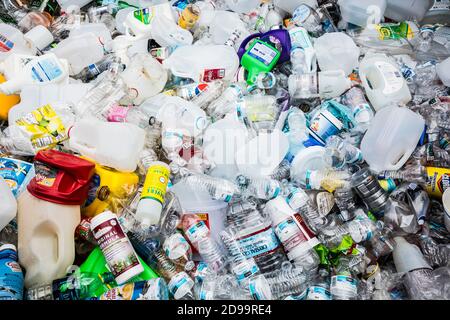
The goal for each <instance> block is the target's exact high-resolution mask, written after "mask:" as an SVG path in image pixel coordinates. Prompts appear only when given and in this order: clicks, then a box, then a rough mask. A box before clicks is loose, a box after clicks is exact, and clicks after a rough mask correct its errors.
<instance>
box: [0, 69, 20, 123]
mask: <svg viewBox="0 0 450 320" xmlns="http://www.w3.org/2000/svg"><path fill="white" fill-rule="evenodd" d="M5 81H6V79H5V77H4V76H3V75H1V74H0V83H4V82H5ZM19 102H20V96H18V95H16V94H11V95H6V94H3V93H0V120H8V113H9V111H10V110H11V108H12V107H14V106H15V105H17V104H18V103H19ZM10 123H12V122H10Z"/></svg>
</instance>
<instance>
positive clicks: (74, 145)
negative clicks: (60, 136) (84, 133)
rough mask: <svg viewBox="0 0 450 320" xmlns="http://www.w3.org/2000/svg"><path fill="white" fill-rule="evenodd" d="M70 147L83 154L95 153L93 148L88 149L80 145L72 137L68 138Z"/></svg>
mask: <svg viewBox="0 0 450 320" xmlns="http://www.w3.org/2000/svg"><path fill="white" fill-rule="evenodd" d="M70 147H71V148H75V149H77V150H78V151H79V152H80V153H82V154H83V153H84V154H91V153H92V152H94V151H95V148H94V147H88V146H86V145H84V144H82V143H79V142H78V141H77V140H76V139H74V138H73V137H72V138H70Z"/></svg>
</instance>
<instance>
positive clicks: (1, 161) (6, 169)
mask: <svg viewBox="0 0 450 320" xmlns="http://www.w3.org/2000/svg"><path fill="white" fill-rule="evenodd" d="M32 169H33V165H32V164H31V163H28V162H25V161H21V160H17V159H10V158H0V177H2V178H3V179H4V180H5V182H6V183H7V184H8V186H9V188H10V189H11V191H12V193H13V194H14V196H16V197H17V195H18V194H19V192H20V190H21V189H22V188H24V187H25V185H26V182H27V180H29V179H30V178H31V175H32V174H33V171H32Z"/></svg>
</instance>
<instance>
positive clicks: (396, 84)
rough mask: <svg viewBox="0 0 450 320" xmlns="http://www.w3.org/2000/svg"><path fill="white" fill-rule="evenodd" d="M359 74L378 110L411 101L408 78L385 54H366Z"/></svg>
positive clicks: (368, 95)
mask: <svg viewBox="0 0 450 320" xmlns="http://www.w3.org/2000/svg"><path fill="white" fill-rule="evenodd" d="M359 76H360V78H361V81H362V84H363V86H364V89H365V91H366V95H367V97H368V98H369V100H370V103H371V104H372V106H373V107H374V109H375V110H376V111H378V110H380V109H381V108H384V107H386V106H387V105H389V104H406V103H408V102H409V101H411V98H412V97H411V93H410V91H409V88H408V85H407V83H406V80H405V79H404V78H403V76H402V73H401V72H400V70H399V68H398V66H397V64H396V63H395V61H394V60H393V59H391V58H389V57H388V56H386V55H385V54H382V53H376V54H371V55H369V54H366V56H365V57H364V59H363V60H362V61H361V63H360V65H359Z"/></svg>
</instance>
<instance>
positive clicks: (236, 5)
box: [225, 0, 261, 13]
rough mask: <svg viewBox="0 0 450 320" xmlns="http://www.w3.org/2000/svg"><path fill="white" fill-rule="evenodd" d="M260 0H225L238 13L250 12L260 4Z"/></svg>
mask: <svg viewBox="0 0 450 320" xmlns="http://www.w3.org/2000/svg"><path fill="white" fill-rule="evenodd" d="M260 2H261V1H260V0H225V3H226V4H227V5H228V7H229V8H230V9H231V10H232V11H234V12H238V13H250V12H251V11H254V10H255V9H256V8H257V7H258V5H259V4H260Z"/></svg>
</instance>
